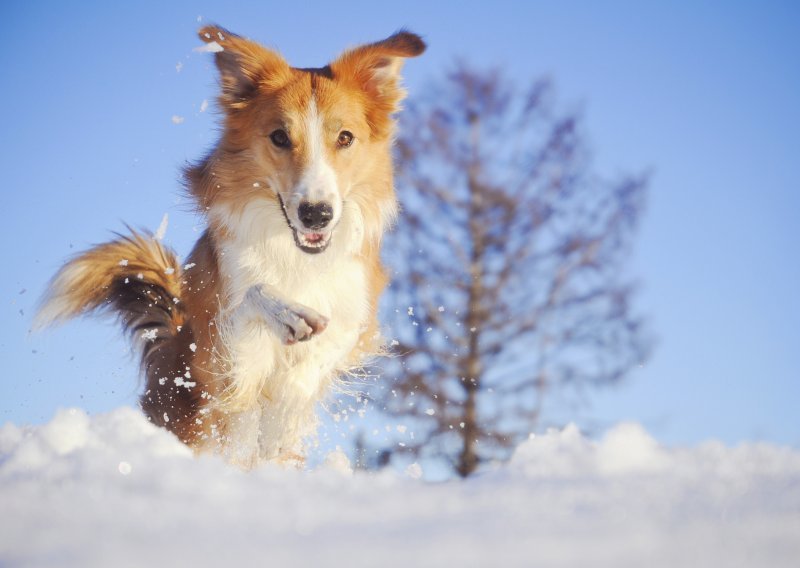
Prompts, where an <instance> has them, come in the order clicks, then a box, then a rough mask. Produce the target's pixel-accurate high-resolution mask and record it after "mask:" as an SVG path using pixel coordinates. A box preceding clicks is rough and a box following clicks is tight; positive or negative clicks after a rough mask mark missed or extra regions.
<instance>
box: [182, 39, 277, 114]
mask: <svg viewBox="0 0 800 568" xmlns="http://www.w3.org/2000/svg"><path fill="white" fill-rule="evenodd" d="M197 35H198V36H200V39H201V40H203V41H204V42H205V43H206V45H205V47H203V48H200V50H201V51H210V52H213V53H214V59H215V61H216V64H217V68H218V69H219V74H220V80H221V83H222V97H221V100H222V102H223V103H224V104H225V105H227V106H229V107H231V108H241V107H243V106H245V105H246V104H247V101H248V100H249V99H250V98H251V97H252V95H253V94H254V93H255V92H256V90H257V88H258V86H259V85H264V86H267V87H269V86H270V85H280V84H281V83H282V82H283V81H284V80H285V79H286V77H287V76H288V75H289V72H290V68H289V64H288V63H286V60H284V59H283V57H281V56H280V55H279V54H278V53H276V52H274V51H271V50H269V49H267V48H265V47H263V46H261V45H259V44H258V43H256V42H254V41H250V40H249V39H245V38H243V37H241V36H238V35H236V34H233V33H231V32H229V31H228V30H226V29H224V28H221V27H219V26H214V25H211V26H205V27H203V28H201V29H200V31H198V32H197Z"/></svg>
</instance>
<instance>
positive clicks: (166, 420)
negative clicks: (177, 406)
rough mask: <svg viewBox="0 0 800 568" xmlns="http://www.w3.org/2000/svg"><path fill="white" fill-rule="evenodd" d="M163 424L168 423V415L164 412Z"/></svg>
mask: <svg viewBox="0 0 800 568" xmlns="http://www.w3.org/2000/svg"><path fill="white" fill-rule="evenodd" d="M164 422H169V415H168V414H167V413H166V412H165V413H164Z"/></svg>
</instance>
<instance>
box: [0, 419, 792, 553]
mask: <svg viewBox="0 0 800 568" xmlns="http://www.w3.org/2000/svg"><path fill="white" fill-rule="evenodd" d="M333 461H334V462H335V461H336V460H333ZM333 465H336V464H333ZM339 465H340V466H341V464H339ZM410 473H411V474H412V475H410V476H409V475H406V476H402V475H399V474H396V473H391V472H388V471H387V472H383V473H380V474H372V475H370V474H362V473H356V474H355V475H349V474H346V473H342V472H341V467H338V468H337V467H333V466H331V467H328V468H321V469H319V470H317V471H315V472H310V473H309V472H302V473H300V472H295V471H285V470H280V469H277V468H274V467H263V468H260V469H258V470H257V471H253V472H250V473H243V472H240V471H237V470H234V469H231V468H229V467H227V466H226V465H225V464H223V463H222V462H220V461H219V460H217V459H215V458H213V457H205V458H199V459H198V458H193V457H192V456H191V454H190V453H189V452H188V451H187V450H186V448H185V447H183V446H182V445H181V444H180V443H179V442H177V441H176V440H175V439H174V438H172V437H171V435H169V434H167V433H166V432H164V431H162V430H159V429H157V428H155V427H153V426H151V425H150V424H149V423H148V422H147V421H146V420H145V419H144V418H143V417H142V416H141V415H140V414H139V412H138V411H136V410H133V409H130V408H121V409H119V410H116V411H114V412H111V413H109V414H105V415H100V416H96V417H89V416H87V415H86V414H85V413H84V412H83V411H81V410H65V411H62V412H60V413H59V414H58V415H56V416H55V417H54V418H53V419H52V420H51V421H50V422H49V423H47V424H44V425H42V426H36V427H24V428H20V427H18V426H15V425H13V424H6V425H5V426H3V427H2V428H1V429H0V510H1V511H2V515H1V516H0V566H3V567H8V566H76V567H77V566H80V567H87V566H103V567H105V566H115V567H117V566H120V567H125V566H189V565H192V566H285V565H289V566H348V567H352V566H404V567H405V566H408V567H410V566H414V567H416V566H459V567H462V566H546V567H559V566H576V567H577V566H580V567H584V566H591V567H593V568H595V567H604V566H608V567H615V568H618V567H626V566H630V567H634V566H635V567H637V568H640V567H657V566H665V567H666V566H669V567H678V566H680V567H692V566H703V567H717V566H720V567H722V566H724V567H725V568H734V567H738V566H748V567H759V568H761V567H770V568H773V567H783V566H786V567H790V566H791V567H797V566H800V451H797V450H792V449H789V448H782V447H776V446H770V445H766V444H749V445H743V446H740V447H736V448H729V447H725V446H723V445H720V444H717V443H708V444H705V445H702V446H699V447H696V448H692V449H684V448H681V449H665V448H663V447H661V446H660V445H659V444H658V443H657V442H656V441H654V440H653V439H652V438H651V437H650V436H649V435H648V434H647V433H646V432H645V431H644V430H643V429H642V428H641V427H640V426H638V425H636V424H622V425H619V426H617V427H616V428H614V429H612V430H610V431H609V432H608V433H607V434H606V435H605V437H604V438H603V439H602V440H601V441H600V442H592V441H590V440H588V439H587V438H585V437H583V436H582V435H581V434H580V433H579V432H578V431H577V429H575V428H574V427H568V428H566V429H565V430H563V431H560V432H552V433H548V434H546V435H543V436H537V437H535V438H532V439H531V440H529V441H527V442H526V443H525V444H523V445H522V446H520V447H519V448H518V450H517V452H516V454H515V456H514V458H513V460H512V461H511V462H510V463H509V464H506V465H503V466H498V467H497V468H496V469H494V470H492V471H489V472H487V473H484V474H482V475H480V476H478V477H475V478H473V479H470V480H468V481H466V482H461V481H452V482H447V483H441V484H426V483H424V482H422V481H420V480H418V479H414V475H413V474H415V473H418V472H415V471H414V468H412V469H411V470H410Z"/></svg>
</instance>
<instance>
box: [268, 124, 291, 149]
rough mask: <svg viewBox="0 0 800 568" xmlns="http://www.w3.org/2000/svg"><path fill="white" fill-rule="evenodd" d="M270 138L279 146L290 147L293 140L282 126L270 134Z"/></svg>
mask: <svg viewBox="0 0 800 568" xmlns="http://www.w3.org/2000/svg"><path fill="white" fill-rule="evenodd" d="M269 139H270V140H272V143H273V144H275V145H276V146H277V147H278V148H290V147H291V146H292V141H291V140H289V135H288V134H286V131H285V130H281V129H280V128H279V129H278V130H276V131H275V132H273V133H272V134H270V135H269Z"/></svg>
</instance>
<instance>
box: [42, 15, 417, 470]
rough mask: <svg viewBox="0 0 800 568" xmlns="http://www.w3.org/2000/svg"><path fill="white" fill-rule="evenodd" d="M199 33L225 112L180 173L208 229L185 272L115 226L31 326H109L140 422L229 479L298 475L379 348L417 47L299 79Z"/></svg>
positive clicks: (152, 243) (352, 54)
mask: <svg viewBox="0 0 800 568" xmlns="http://www.w3.org/2000/svg"><path fill="white" fill-rule="evenodd" d="M199 36H200V39H201V40H202V41H203V42H204V43H205V45H204V46H203V47H202V48H200V49H201V50H203V51H209V52H212V53H213V54H214V59H215V62H216V66H217V68H218V71H219V77H220V91H221V92H220V95H219V107H220V109H221V111H222V116H223V128H222V132H221V137H220V139H219V141H218V143H217V145H216V146H215V147H214V148H213V149H212V150H211V151H210V152H209V153H208V155H206V156H205V157H204V158H203V159H201V160H200V161H198V162H197V163H195V164H192V165H190V166H188V167H187V168H186V169H185V171H184V175H185V182H186V188H187V190H188V193H189V194H190V196H191V197H192V198H193V199H194V201H195V202H196V204H197V207H198V210H199V211H200V212H201V213H202V214H203V215H205V217H206V220H207V228H206V230H205V232H204V233H203V234H202V236H201V237H200V238H199V240H198V241H197V243H196V244H195V246H194V248H193V250H192V252H191V254H190V256H189V257H188V259H187V262H185V264H183V265H181V264H179V261H178V258H177V256H176V255H175V253H174V252H172V251H171V250H169V249H167V248H166V247H164V246H163V245H162V244H161V242H160V241H159V240H158V239H156V238H154V237H153V236H152V235H151V234H150V233H145V232H137V231H133V230H130V229H129V231H130V232H129V234H125V235H117V237H118V238H116V240H113V241H111V242H108V243H104V244H101V245H98V246H95V247H93V248H91V249H89V250H87V251H85V252H83V253H81V254H79V255H77V256H76V257H75V258H73V259H71V260H69V261H68V262H67V263H66V264H65V265H64V266H63V267H62V268H61V270H60V271H58V273H57V274H56V275H55V276H54V278H53V280H52V281H51V283H50V285H49V287H48V290H47V292H46V293H45V296H44V298H43V301H42V304H41V308H40V310H39V312H38V315H37V318H36V323H35V325H36V327H42V326H45V325H49V324H53V323H59V322H62V321H64V320H66V319H68V318H70V317H74V316H77V315H81V314H86V313H89V312H101V313H106V314H112V315H116V316H117V317H118V318H119V320H120V321H121V323H122V325H123V327H124V328H125V329H126V330H127V331H128V332H129V334H130V335H131V337H132V340H133V341H134V343H135V345H136V347H137V349H139V350H140V352H141V367H142V372H143V374H144V376H145V381H146V382H145V388H144V392H143V394H142V395H141V398H140V405H141V408H142V410H143V411H144V413H145V414H146V416H147V417H148V418H149V420H150V421H152V422H153V423H154V424H157V425H159V426H162V427H164V428H166V429H168V430H170V431H171V432H173V433H174V434H175V435H176V436H177V437H178V438H180V440H182V441H183V442H184V443H186V444H187V445H188V446H190V447H191V448H193V449H194V450H195V451H196V452H207V451H211V452H216V453H220V454H222V455H224V456H225V457H226V458H227V459H228V460H229V461H230V462H232V463H235V464H238V465H240V466H242V467H244V468H250V467H253V466H254V465H256V464H258V463H261V462H263V461H277V462H280V463H293V464H302V463H303V459H304V456H305V448H304V441H305V440H307V439H308V438H309V437H310V436H311V435H312V434H313V433H314V432H315V431H316V427H317V416H316V408H315V407H316V405H317V404H318V403H320V402H321V401H322V400H324V398H325V396H326V394H328V393H329V392H330V391H331V389H332V387H333V386H334V385H335V383H336V382H337V380H338V379H339V378H341V377H343V376H345V375H347V374H349V373H353V372H354V371H356V370H358V369H360V368H362V367H363V365H364V364H365V361H367V360H368V359H369V358H370V357H371V356H373V355H375V354H379V353H380V351H381V349H382V341H381V339H380V333H379V326H378V320H377V313H376V312H377V303H378V298H379V296H380V294H381V292H382V290H383V289H384V287H385V286H386V284H387V280H388V279H387V276H386V273H385V271H384V269H383V267H382V265H381V261H380V247H381V238H382V235H383V234H384V232H385V231H386V229H387V228H388V227H389V226H390V225H391V224H392V223H393V221H394V220H395V218H396V215H397V210H398V205H397V201H396V197H395V193H394V185H393V172H392V157H391V149H392V143H393V138H394V131H395V126H396V125H395V119H394V116H395V113H396V112H397V111H398V110H399V103H400V101H401V100H402V99H403V98H404V96H405V92H404V90H403V89H402V87H401V85H400V70H401V67H402V65H403V62H404V61H405V59H406V58H410V57H415V56H418V55H420V54H421V53H422V52H423V51H424V50H425V47H426V46H425V43H424V41H423V40H422V39H421V38H420V37H419V36H418V35H415V34H413V33H411V32H408V31H400V32H398V33H396V34H394V35H392V36H391V37H389V38H387V39H385V40H383V41H379V42H376V43H372V44H367V45H362V46H360V47H356V48H354V49H350V50H348V51H346V52H344V53H343V54H342V55H341V56H340V57H339V58H338V59H336V60H335V61H333V62H332V63H330V64H329V65H326V66H325V67H320V68H309V69H299V68H293V67H291V66H290V65H289V64H288V63H287V62H286V60H285V59H284V58H283V57H282V56H281V55H280V54H278V53H277V52H275V51H273V50H270V49H267V48H265V47H263V46H262V45H260V44H258V43H256V42H254V41H251V40H249V39H246V38H244V37H241V36H238V35H236V34H233V33H231V32H229V31H227V30H225V29H223V28H221V27H218V26H206V27H203V28H202V29H201V30H200V31H199Z"/></svg>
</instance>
